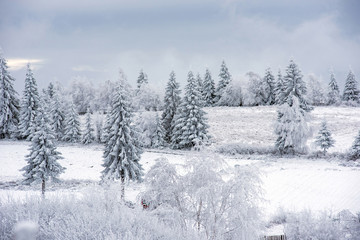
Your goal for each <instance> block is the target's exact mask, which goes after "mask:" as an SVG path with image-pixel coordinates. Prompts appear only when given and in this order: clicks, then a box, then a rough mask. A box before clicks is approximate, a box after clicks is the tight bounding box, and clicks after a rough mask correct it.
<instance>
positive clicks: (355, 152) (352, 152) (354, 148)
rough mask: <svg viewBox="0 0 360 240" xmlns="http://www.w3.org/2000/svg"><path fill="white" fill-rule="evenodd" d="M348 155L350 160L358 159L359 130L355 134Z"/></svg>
mask: <svg viewBox="0 0 360 240" xmlns="http://www.w3.org/2000/svg"><path fill="white" fill-rule="evenodd" d="M349 157H350V159H351V160H358V159H360V131H359V133H358V135H357V136H356V138H355V140H354V143H353V145H352V147H351V149H350V153H349Z"/></svg>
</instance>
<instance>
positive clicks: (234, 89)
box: [216, 80, 243, 107]
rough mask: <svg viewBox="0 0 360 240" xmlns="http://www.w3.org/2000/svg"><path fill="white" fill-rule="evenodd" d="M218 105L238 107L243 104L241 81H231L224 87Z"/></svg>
mask: <svg viewBox="0 0 360 240" xmlns="http://www.w3.org/2000/svg"><path fill="white" fill-rule="evenodd" d="M216 105H217V106H229V107H238V106H242V105H243V95H242V90H241V82H240V81H234V80H233V81H231V82H230V83H229V84H228V85H227V86H226V87H225V89H224V91H223V94H222V95H221V97H220V99H219V101H218V102H217V104H216Z"/></svg>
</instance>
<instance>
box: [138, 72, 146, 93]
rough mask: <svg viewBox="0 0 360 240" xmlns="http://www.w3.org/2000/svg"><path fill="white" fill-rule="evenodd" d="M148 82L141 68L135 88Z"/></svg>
mask: <svg viewBox="0 0 360 240" xmlns="http://www.w3.org/2000/svg"><path fill="white" fill-rule="evenodd" d="M144 84H148V77H147V75H146V73H144V71H143V70H142V69H141V70H140V74H139V77H138V79H137V88H138V89H140V88H141V86H142V85H144Z"/></svg>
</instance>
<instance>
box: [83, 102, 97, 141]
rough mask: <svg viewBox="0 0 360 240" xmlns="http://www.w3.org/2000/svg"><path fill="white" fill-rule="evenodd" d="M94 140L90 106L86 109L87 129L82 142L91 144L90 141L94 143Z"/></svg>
mask: <svg viewBox="0 0 360 240" xmlns="http://www.w3.org/2000/svg"><path fill="white" fill-rule="evenodd" d="M94 140H95V137H94V128H93V127H92V124H91V112H90V108H88V109H87V111H86V122H85V131H84V134H83V138H82V143H83V144H89V143H92V142H93V141H94Z"/></svg>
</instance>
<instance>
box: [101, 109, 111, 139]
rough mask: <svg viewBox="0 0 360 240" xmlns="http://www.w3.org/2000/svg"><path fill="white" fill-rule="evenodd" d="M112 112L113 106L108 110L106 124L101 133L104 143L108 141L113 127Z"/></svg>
mask: <svg viewBox="0 0 360 240" xmlns="http://www.w3.org/2000/svg"><path fill="white" fill-rule="evenodd" d="M110 113H111V108H110V107H109V108H108V110H107V111H106V116H105V124H104V125H103V128H102V133H101V142H102V143H106V142H108V140H109V139H108V137H109V132H110V128H111V121H110V120H111V119H110Z"/></svg>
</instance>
